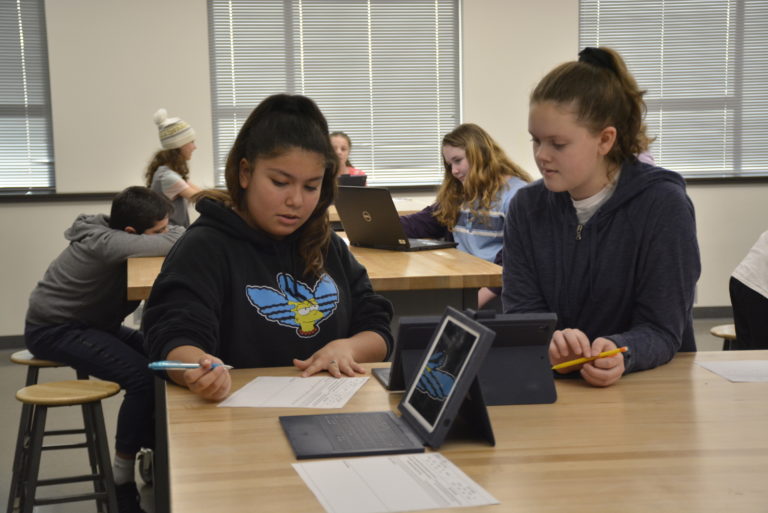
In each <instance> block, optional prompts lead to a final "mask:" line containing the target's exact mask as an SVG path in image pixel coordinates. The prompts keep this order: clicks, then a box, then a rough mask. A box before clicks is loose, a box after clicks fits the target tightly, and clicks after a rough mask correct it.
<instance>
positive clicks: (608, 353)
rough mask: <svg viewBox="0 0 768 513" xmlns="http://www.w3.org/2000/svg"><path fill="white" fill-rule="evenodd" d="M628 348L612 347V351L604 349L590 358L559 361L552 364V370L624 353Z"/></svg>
mask: <svg viewBox="0 0 768 513" xmlns="http://www.w3.org/2000/svg"><path fill="white" fill-rule="evenodd" d="M627 349H628V348H627V346H624V347H619V348H616V349H611V350H610V351H603V352H602V353H600V354H599V355H597V356H590V357H589V358H576V359H575V360H571V361H568V362H563V363H558V364H557V365H553V366H552V370H557V369H563V368H565V367H570V366H572V365H579V364H581V363H587V362H591V361H592V360H597V359H598V358H605V357H607V356H613V355H615V354H619V353H623V352H625V351H626V350H627Z"/></svg>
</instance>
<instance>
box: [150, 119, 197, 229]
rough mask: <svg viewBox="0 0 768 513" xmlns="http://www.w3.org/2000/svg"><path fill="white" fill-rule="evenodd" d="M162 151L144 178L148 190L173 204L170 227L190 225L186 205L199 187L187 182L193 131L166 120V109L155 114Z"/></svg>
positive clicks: (182, 124) (193, 146)
mask: <svg viewBox="0 0 768 513" xmlns="http://www.w3.org/2000/svg"><path fill="white" fill-rule="evenodd" d="M155 124H156V125H157V128H158V129H159V131H160V145H161V146H162V149H161V150H159V151H158V152H157V153H155V156H154V157H152V161H151V162H150V164H149V166H148V167H147V172H146V174H145V175H144V176H145V178H146V181H147V187H149V188H150V189H152V190H153V191H155V192H157V193H160V194H162V195H163V196H165V197H166V198H168V199H169V200H171V201H172V202H173V214H171V218H170V222H171V224H176V225H179V226H183V227H185V228H186V227H188V226H189V212H188V211H187V208H188V204H189V203H188V202H189V200H190V199H191V198H192V196H194V195H195V194H197V193H198V192H200V188H199V187H197V186H196V185H194V184H192V183H190V182H189V168H188V167H187V161H188V160H189V159H191V158H192V152H194V151H195V150H196V149H197V146H195V131H194V130H193V129H192V127H191V126H189V125H188V124H187V123H186V122H185V121H184V120H182V119H179V118H169V117H168V113H167V112H166V111H165V109H159V110H158V111H157V112H155Z"/></svg>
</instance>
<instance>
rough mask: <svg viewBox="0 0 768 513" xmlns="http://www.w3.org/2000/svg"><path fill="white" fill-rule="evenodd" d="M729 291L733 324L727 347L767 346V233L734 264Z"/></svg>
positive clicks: (758, 347) (764, 347)
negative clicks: (734, 335) (732, 333)
mask: <svg viewBox="0 0 768 513" xmlns="http://www.w3.org/2000/svg"><path fill="white" fill-rule="evenodd" d="M729 290H730V293H731V305H732V306H733V321H734V323H735V325H736V340H733V341H731V344H730V349H768V232H764V233H763V234H762V235H760V238H758V239H757V242H755V244H754V246H752V248H750V250H749V252H748V253H747V256H745V257H744V260H742V261H741V262H740V263H739V265H738V266H736V269H734V271H733V274H732V275H731V280H730V283H729Z"/></svg>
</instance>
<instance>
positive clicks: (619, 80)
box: [502, 48, 701, 386]
mask: <svg viewBox="0 0 768 513" xmlns="http://www.w3.org/2000/svg"><path fill="white" fill-rule="evenodd" d="M643 94H644V91H641V90H640V89H639V88H638V86H637V83H636V82H635V79H634V78H633V77H632V75H630V74H629V72H628V71H627V68H626V65H625V64H624V61H623V60H622V58H621V57H620V56H619V54H618V53H616V52H615V51H613V50H611V49H609V48H587V49H585V50H583V51H582V52H581V53H580V54H579V60H578V61H574V62H568V63H565V64H562V65H560V66H558V67H556V68H555V69H554V70H552V71H551V72H550V73H549V74H547V75H546V76H545V77H544V78H543V79H542V80H541V82H539V84H538V85H537V86H536V88H535V89H534V91H533V93H532V94H531V99H530V113H529V118H528V130H529V132H530V133H531V136H532V141H533V153H534V157H535V159H536V164H537V165H538V167H539V170H540V172H541V174H542V177H543V180H540V181H538V182H536V183H535V184H533V185H531V186H530V187H528V188H526V189H524V190H522V191H520V192H519V193H518V194H517V196H515V198H514V199H513V200H512V204H511V205H510V208H509V215H508V216H507V225H506V229H505V237H504V252H503V256H504V287H503V290H504V292H503V297H502V302H503V305H504V311H505V312H555V313H557V316H558V329H557V331H555V333H554V335H553V337H552V342H551V344H550V348H549V357H550V360H551V363H552V364H557V363H561V362H564V361H568V360H572V359H575V358H579V357H581V356H591V355H597V354H598V353H600V352H602V351H607V350H610V349H614V348H616V347H620V346H628V347H629V351H628V352H627V353H624V354H623V355H621V354H619V355H616V356H613V357H609V358H601V359H598V360H594V361H593V362H590V363H586V364H584V365H582V366H576V367H569V368H566V369H563V370H562V371H561V372H564V373H567V372H574V371H580V372H581V376H582V377H583V378H584V379H585V380H586V381H587V382H589V383H590V384H592V385H595V386H608V385H611V384H613V383H616V382H617V381H618V380H619V379H620V378H621V376H622V375H623V374H624V373H626V372H632V371H639V370H644V369H650V368H653V367H656V366H658V365H662V364H664V363H666V362H668V361H669V360H671V359H672V357H674V356H675V353H677V352H678V351H680V350H683V351H695V349H696V344H695V341H694V338H693V329H692V321H693V319H692V309H693V297H694V289H695V286H696V280H697V279H698V278H699V274H700V271H701V264H700V261H699V248H698V243H697V240H696V223H695V219H694V210H693V204H692V203H691V200H690V199H689V198H688V196H687V195H686V192H685V182H684V181H683V179H682V177H681V176H680V175H679V174H677V173H674V172H672V171H668V170H666V169H662V168H658V167H654V166H652V165H649V164H647V163H643V162H640V161H639V160H638V158H637V157H636V156H637V155H641V154H642V153H643V152H645V151H646V150H647V149H648V145H649V143H650V140H649V138H648V137H647V136H646V133H645V126H644V124H643V115H644V113H645V102H644V101H643Z"/></svg>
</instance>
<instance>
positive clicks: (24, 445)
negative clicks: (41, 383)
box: [7, 403, 33, 513]
mask: <svg viewBox="0 0 768 513" xmlns="http://www.w3.org/2000/svg"><path fill="white" fill-rule="evenodd" d="M32 411H33V407H32V405H31V404H26V403H22V405H21V418H20V419H19V434H18V436H17V437H16V453H15V454H14V456H13V471H12V474H11V491H10V493H9V495H8V509H7V513H13V511H14V508H15V507H16V506H18V505H19V504H20V503H21V501H22V497H23V488H24V487H23V483H24V479H25V478H26V474H27V472H26V469H27V466H28V460H29V439H30V425H31V423H32Z"/></svg>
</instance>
